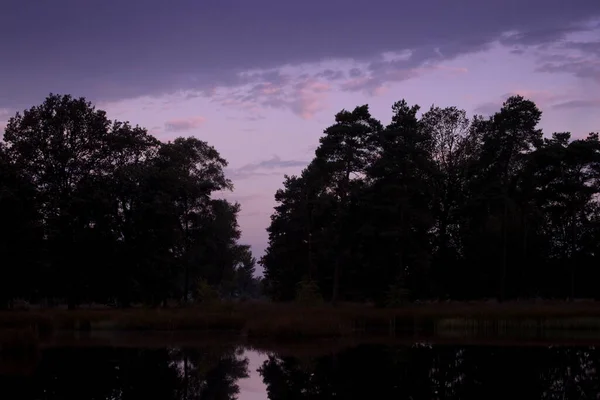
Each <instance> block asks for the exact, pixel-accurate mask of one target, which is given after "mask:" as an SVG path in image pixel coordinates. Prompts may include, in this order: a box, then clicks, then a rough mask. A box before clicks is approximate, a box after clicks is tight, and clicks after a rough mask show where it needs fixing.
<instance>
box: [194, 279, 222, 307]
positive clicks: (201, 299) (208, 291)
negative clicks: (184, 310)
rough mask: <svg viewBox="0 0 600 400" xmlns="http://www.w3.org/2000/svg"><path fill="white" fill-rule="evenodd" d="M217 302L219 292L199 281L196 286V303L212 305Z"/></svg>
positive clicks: (201, 280)
mask: <svg viewBox="0 0 600 400" xmlns="http://www.w3.org/2000/svg"><path fill="white" fill-rule="evenodd" d="M218 300H219V292H217V290H216V289H215V288H213V287H212V286H210V285H209V284H208V282H206V281H205V280H204V279H200V281H198V284H197V285H196V302H198V303H214V302H216V301H218Z"/></svg>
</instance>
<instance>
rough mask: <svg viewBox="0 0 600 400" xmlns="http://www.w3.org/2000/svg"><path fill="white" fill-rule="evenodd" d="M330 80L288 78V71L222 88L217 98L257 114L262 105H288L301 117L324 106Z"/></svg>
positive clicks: (224, 102) (272, 106) (329, 89)
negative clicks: (262, 80)
mask: <svg viewBox="0 0 600 400" xmlns="http://www.w3.org/2000/svg"><path fill="white" fill-rule="evenodd" d="M331 89H332V86H331V84H329V83H327V82H323V81H320V80H317V79H315V78H306V77H304V76H300V77H297V78H295V79H292V77H291V75H281V74H280V75H278V76H277V77H276V78H275V79H274V81H264V82H259V83H255V84H253V85H249V86H246V87H244V88H239V89H235V90H232V91H225V92H224V94H223V95H221V96H220V97H219V99H218V100H217V101H219V102H220V104H221V105H223V106H229V107H235V108H238V109H241V110H244V111H246V112H248V113H251V116H250V117H249V118H257V117H258V116H260V115H261V113H262V112H263V111H264V110H265V109H266V108H279V109H288V110H290V111H292V112H293V113H294V114H296V115H298V116H299V117H301V118H304V119H311V118H312V117H313V116H314V115H315V114H316V113H318V112H320V111H323V110H325V109H326V108H327V97H328V92H330V91H331Z"/></svg>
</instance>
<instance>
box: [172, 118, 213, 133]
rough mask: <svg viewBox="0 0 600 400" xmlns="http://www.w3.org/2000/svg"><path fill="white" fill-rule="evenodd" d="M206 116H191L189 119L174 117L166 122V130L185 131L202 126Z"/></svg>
mask: <svg viewBox="0 0 600 400" xmlns="http://www.w3.org/2000/svg"><path fill="white" fill-rule="evenodd" d="M205 121H206V118H204V117H191V118H187V119H172V120H169V121H167V122H165V130H166V131H168V132H183V131H189V130H192V129H196V128H198V127H200V126H201V125H202V124H203V123H204V122H205Z"/></svg>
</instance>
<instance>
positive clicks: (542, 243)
mask: <svg viewBox="0 0 600 400" xmlns="http://www.w3.org/2000/svg"><path fill="white" fill-rule="evenodd" d="M541 116H542V113H541V111H540V110H539V109H538V107H537V106H536V105H535V104H534V103H533V102H532V101H530V100H526V99H524V98H523V97H520V96H514V97H510V98H508V99H507V100H506V101H505V102H504V104H503V105H502V107H501V108H500V109H499V110H498V111H497V112H496V113H495V114H494V115H492V116H490V117H483V116H474V117H472V118H469V117H467V115H466V113H465V111H463V110H460V109H458V108H456V107H447V108H440V107H435V106H432V107H431V108H430V109H429V110H426V111H425V112H422V113H420V108H419V106H417V105H409V104H408V103H407V102H406V101H404V100H402V101H399V102H397V103H395V104H394V105H393V106H392V119H391V123H390V124H389V125H387V126H383V125H382V123H381V122H380V121H378V120H376V119H375V118H373V117H372V116H371V114H370V112H369V108H368V106H367V105H364V106H360V107H356V108H355V109H354V110H353V111H346V110H343V111H341V112H340V113H338V114H337V115H336V116H335V123H334V124H333V125H331V126H330V127H328V128H327V129H325V131H324V135H323V136H322V137H321V139H320V143H319V146H318V148H317V149H316V151H315V156H314V158H313V160H312V161H311V162H310V164H309V165H308V166H307V167H306V168H305V169H304V170H303V171H302V173H301V174H300V175H299V176H286V177H285V181H284V183H283V188H282V189H280V190H279V191H278V192H277V193H276V195H275V198H276V200H277V207H276V209H275V213H274V214H273V216H272V222H271V225H270V227H269V228H268V232H269V247H268V249H267V251H266V254H265V255H264V257H263V258H262V260H261V264H262V265H263V266H264V284H265V290H266V292H267V293H269V295H270V296H271V297H272V298H274V299H277V300H291V299H292V298H293V297H294V296H299V295H300V296H303V297H306V298H312V299H324V300H326V301H331V302H333V303H335V302H336V301H354V302H374V303H375V304H384V305H394V304H400V303H402V302H404V301H410V300H417V299H419V300H425V299H429V300H448V299H452V300H476V299H498V300H500V301H503V300H509V299H524V298H558V299H566V298H571V299H572V298H596V297H597V296H598V295H599V294H600V291H599V290H598V289H597V282H598V281H599V278H600V274H599V267H600V240H599V239H600V208H599V205H600V204H599V197H598V193H599V191H600V141H599V138H598V133H590V134H589V135H587V137H572V135H571V134H570V133H568V132H557V133H552V134H551V135H548V134H544V133H543V132H542V130H541V129H540V128H539V126H538V125H539V122H540V119H541Z"/></svg>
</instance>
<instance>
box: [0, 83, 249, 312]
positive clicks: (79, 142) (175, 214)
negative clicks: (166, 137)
mask: <svg viewBox="0 0 600 400" xmlns="http://www.w3.org/2000/svg"><path fill="white" fill-rule="evenodd" d="M226 165H227V162H226V161H225V160H224V159H223V158H222V157H221V156H220V155H219V153H218V152H217V150H215V149H214V148H213V147H211V146H209V145H208V144H207V143H205V142H203V141H201V140H198V139H196V138H192V137H190V138H177V139H175V140H173V141H171V142H166V143H163V142H160V141H159V140H157V139H156V138H155V137H153V136H152V135H150V134H148V132H147V131H146V130H145V129H143V128H140V127H138V126H135V127H134V126H131V125H130V124H129V123H126V122H119V121H111V120H109V119H107V117H106V114H105V112H104V111H101V110H97V109H95V107H94V106H92V104H91V103H89V102H87V101H86V100H85V99H83V98H79V99H76V98H72V97H71V96H67V95H65V96H59V95H52V94H51V95H50V96H49V97H48V98H47V99H46V100H45V101H44V103H43V104H41V105H39V106H36V107H32V108H31V109H29V110H26V111H24V112H23V113H17V114H16V115H15V116H14V117H13V118H11V119H10V120H9V121H8V125H7V126H6V129H5V132H4V137H3V141H2V142H0V263H1V264H0V265H1V267H0V271H1V275H0V304H3V305H7V304H9V303H10V302H11V301H13V300H14V299H17V298H18V299H24V300H27V301H30V302H49V303H53V302H67V303H68V305H69V307H71V308H72V307H75V306H76V305H78V304H80V303H82V302H114V303H117V304H119V305H122V306H127V305H130V304H132V303H134V302H143V303H146V304H152V305H157V304H160V303H164V302H166V301H167V299H177V300H180V301H183V302H187V301H189V300H191V299H195V298H198V297H202V296H207V292H208V291H210V290H213V291H214V293H213V294H212V295H213V296H214V295H217V294H220V295H221V296H231V295H240V294H241V293H243V292H245V293H255V292H256V291H257V289H258V286H257V285H258V282H257V281H256V280H255V279H254V277H253V274H254V268H255V260H254V258H253V257H252V254H251V252H250V248H249V246H246V245H241V244H239V243H238V239H239V238H240V230H239V227H238V224H237V215H238V212H239V211H240V206H239V204H237V203H235V204H232V203H230V202H228V201H226V200H222V199H216V198H214V196H213V194H215V193H216V192H218V191H223V190H231V189H232V184H231V182H230V181H229V180H228V179H227V178H226V177H225V174H224V167H225V166H226Z"/></svg>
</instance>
